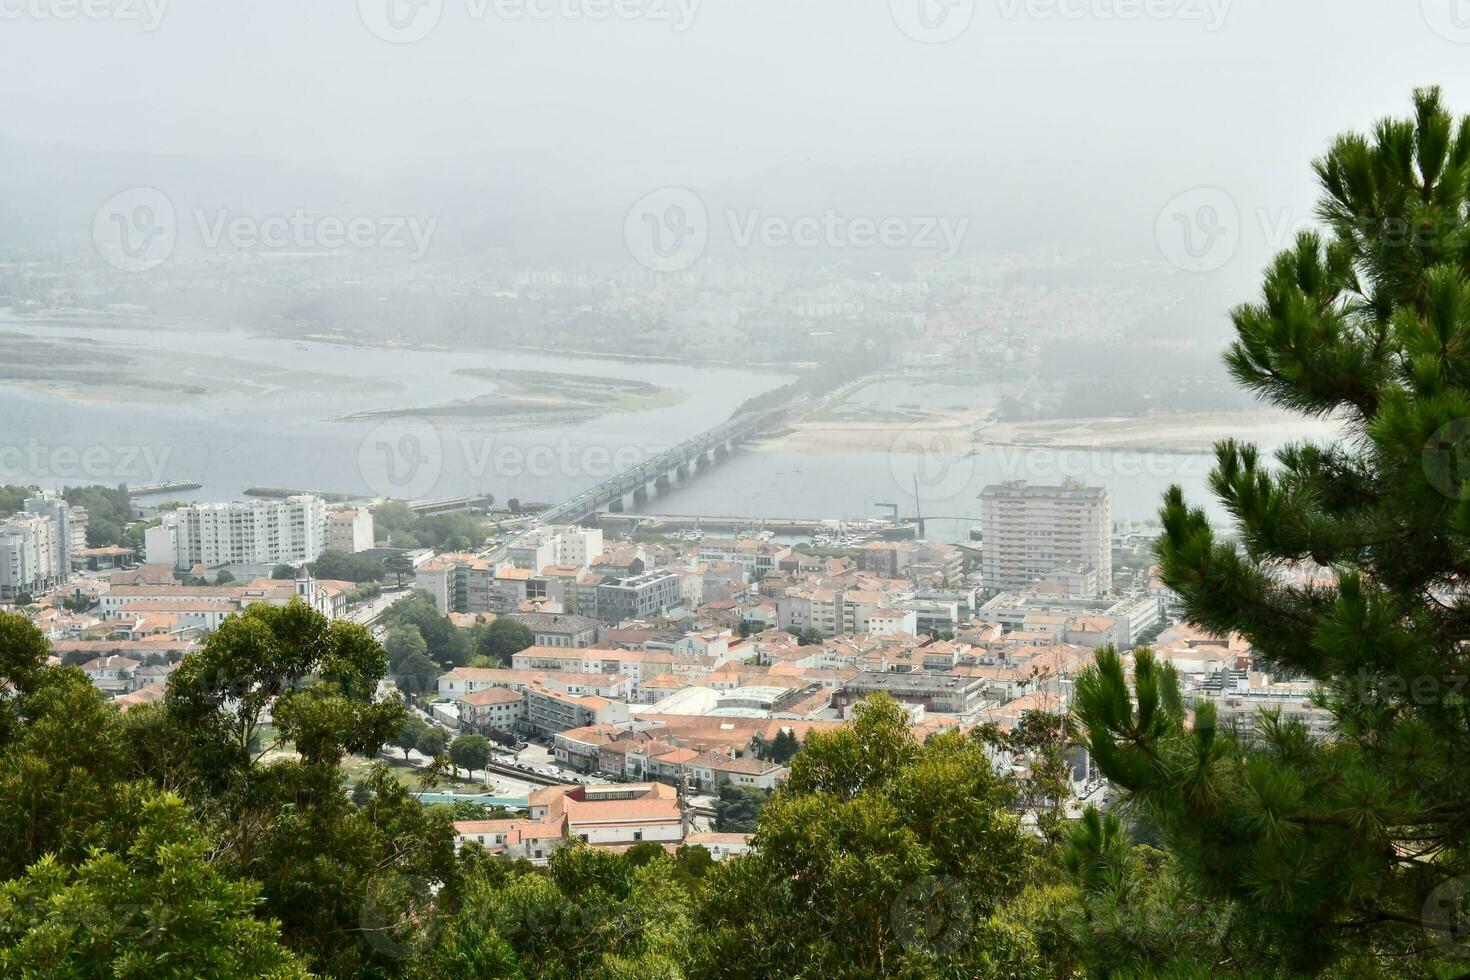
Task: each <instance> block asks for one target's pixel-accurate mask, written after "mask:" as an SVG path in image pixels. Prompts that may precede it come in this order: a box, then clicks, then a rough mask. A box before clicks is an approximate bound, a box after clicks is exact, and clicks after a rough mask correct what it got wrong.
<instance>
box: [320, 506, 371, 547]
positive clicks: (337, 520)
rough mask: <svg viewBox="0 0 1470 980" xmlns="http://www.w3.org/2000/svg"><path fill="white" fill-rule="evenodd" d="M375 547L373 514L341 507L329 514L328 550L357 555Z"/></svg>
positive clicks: (355, 508) (360, 509) (359, 509)
mask: <svg viewBox="0 0 1470 980" xmlns="http://www.w3.org/2000/svg"><path fill="white" fill-rule="evenodd" d="M372 546H373V512H372V511H370V510H368V509H367V508H366V507H339V508H338V509H336V510H333V511H331V512H329V513H328V514H327V550H329V551H343V552H346V553H347V554H349V555H351V554H356V553H357V552H359V551H366V550H368V549H369V548H371V547H372Z"/></svg>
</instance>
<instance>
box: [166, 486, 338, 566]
mask: <svg viewBox="0 0 1470 980" xmlns="http://www.w3.org/2000/svg"><path fill="white" fill-rule="evenodd" d="M170 520H171V521H172V528H173V535H172V537H173V564H174V566H175V567H176V568H192V567H194V566H195V565H300V564H303V563H305V562H309V561H316V560H317V558H319V557H320V556H321V553H322V551H324V550H325V549H326V545H327V533H328V532H327V508H326V505H325V504H324V503H323V502H322V500H321V498H320V497H314V496H311V495H309V494H302V495H298V496H294V497H287V498H286V499H285V500H251V501H234V502H231V503H214V504H190V505H189V506H187V507H180V508H179V509H178V510H176V511H175V512H174V513H173V514H172V515H171V517H170V518H168V519H165V525H166V526H167V525H168V523H169V521H170ZM161 557H162V556H158V557H155V556H154V555H153V554H152V552H150V553H149V555H148V560H149V561H150V562H153V561H156V560H159V559H160V558H161Z"/></svg>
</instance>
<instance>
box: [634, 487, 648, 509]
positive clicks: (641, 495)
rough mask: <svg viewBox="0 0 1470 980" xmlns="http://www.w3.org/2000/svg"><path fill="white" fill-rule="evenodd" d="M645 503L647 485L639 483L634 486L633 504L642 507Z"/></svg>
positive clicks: (646, 499)
mask: <svg viewBox="0 0 1470 980" xmlns="http://www.w3.org/2000/svg"><path fill="white" fill-rule="evenodd" d="M646 503H648V486H647V485H646V484H640V485H639V486H636V487H634V488H633V506H634V507H642V506H643V505H644V504H646Z"/></svg>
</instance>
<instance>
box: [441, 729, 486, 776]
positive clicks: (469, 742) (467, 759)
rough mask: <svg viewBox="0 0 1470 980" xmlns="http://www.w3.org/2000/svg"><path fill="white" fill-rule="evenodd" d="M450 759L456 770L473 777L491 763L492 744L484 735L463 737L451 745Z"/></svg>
mask: <svg viewBox="0 0 1470 980" xmlns="http://www.w3.org/2000/svg"><path fill="white" fill-rule="evenodd" d="M449 759H450V761H451V762H453V763H454V765H455V768H457V769H463V770H465V771H466V772H467V773H468V774H469V775H470V776H473V775H474V774H475V773H474V771H475V770H476V769H484V768H485V763H487V762H489V761H490V743H489V742H488V741H486V740H485V736H483V735H461V736H459V737H458V738H456V739H455V740H454V741H453V742H451V743H450V744H449Z"/></svg>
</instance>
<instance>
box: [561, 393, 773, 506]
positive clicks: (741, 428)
mask: <svg viewBox="0 0 1470 980" xmlns="http://www.w3.org/2000/svg"><path fill="white" fill-rule="evenodd" d="M782 414H783V412H782V410H771V411H766V412H750V413H747V414H745V415H741V416H739V417H737V418H733V419H731V420H730V421H728V422H723V423H721V424H719V425H717V426H715V427H714V428H713V429H709V430H708V431H705V432H701V433H700V434H699V435H697V436H695V437H694V438H692V439H686V440H685V441H683V442H681V443H679V444H678V445H677V446H674V447H673V448H672V449H666V450H664V451H663V452H661V453H659V454H658V455H657V456H654V457H653V458H652V459H649V460H646V461H644V462H642V463H639V464H638V465H637V466H634V467H632V468H630V469H626V470H624V471H623V472H621V473H619V474H617V475H616V476H613V477H611V478H610V479H607V480H604V481H603V482H601V483H599V484H598V485H597V486H595V487H593V488H591V489H590V490H584V491H582V492H581V493H579V494H577V495H576V496H575V497H572V498H571V499H569V500H564V501H562V502H561V503H559V504H557V505H556V506H554V507H549V508H547V509H546V510H543V511H541V513H539V514H537V515H536V517H537V518H538V519H539V520H540V521H542V522H544V523H546V524H574V523H576V522H577V521H580V520H583V519H584V518H587V517H590V516H591V515H593V514H595V513H597V511H599V510H601V509H602V508H604V507H605V508H607V509H608V510H610V511H612V512H614V513H621V512H622V510H623V509H624V507H625V503H624V501H625V499H626V498H631V500H632V503H633V505H634V506H639V505H641V504H644V503H646V502H647V501H648V494H649V490H650V488H652V489H653V491H654V492H656V493H657V492H663V491H667V490H670V489H672V488H673V486H674V484H675V482H676V481H682V480H687V479H690V478H691V477H693V476H694V475H695V474H696V473H698V472H702V471H704V470H706V469H709V468H710V467H712V466H713V465H715V464H716V463H718V462H721V461H722V460H724V459H726V458H727V457H728V456H729V455H730V453H732V452H734V450H735V447H736V446H737V445H739V444H740V443H741V442H742V441H744V440H745V439H749V438H750V437H752V436H754V435H757V434H759V433H760V432H761V431H762V430H764V429H765V428H766V427H767V426H769V425H770V424H771V423H772V422H773V421H774V420H775V419H777V418H779V417H780V416H781V415H782Z"/></svg>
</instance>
